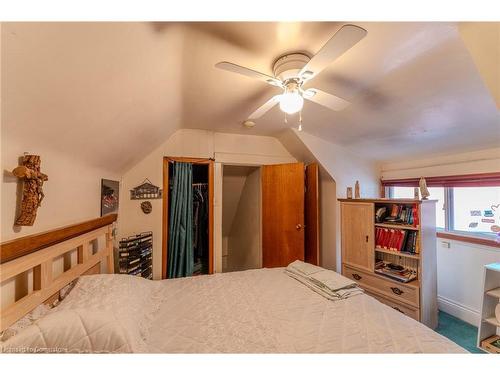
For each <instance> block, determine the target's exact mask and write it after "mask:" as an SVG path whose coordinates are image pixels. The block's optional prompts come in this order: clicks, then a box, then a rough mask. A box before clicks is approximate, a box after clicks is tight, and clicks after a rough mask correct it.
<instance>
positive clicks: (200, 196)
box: [193, 183, 208, 275]
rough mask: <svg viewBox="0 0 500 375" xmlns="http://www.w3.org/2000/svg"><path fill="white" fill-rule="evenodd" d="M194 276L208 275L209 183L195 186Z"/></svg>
mask: <svg viewBox="0 0 500 375" xmlns="http://www.w3.org/2000/svg"><path fill="white" fill-rule="evenodd" d="M193 255H194V266H193V275H199V274H205V273H208V261H207V260H208V259H207V256H208V183H195V184H193Z"/></svg>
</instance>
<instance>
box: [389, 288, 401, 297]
mask: <svg viewBox="0 0 500 375" xmlns="http://www.w3.org/2000/svg"><path fill="white" fill-rule="evenodd" d="M391 290H392V292H393V293H394V294H397V295H398V296H400V295H401V294H403V293H404V292H403V291H402V290H401V289H399V288H394V287H393V288H391Z"/></svg>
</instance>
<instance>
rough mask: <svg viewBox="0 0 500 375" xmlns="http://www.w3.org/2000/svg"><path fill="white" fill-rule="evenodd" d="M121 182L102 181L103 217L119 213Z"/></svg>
mask: <svg viewBox="0 0 500 375" xmlns="http://www.w3.org/2000/svg"><path fill="white" fill-rule="evenodd" d="M119 197H120V182H118V181H113V180H106V179H104V178H103V179H102V180H101V216H104V215H107V214H111V213H116V212H118V203H119Z"/></svg>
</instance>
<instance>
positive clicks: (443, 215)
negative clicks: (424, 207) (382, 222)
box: [388, 186, 500, 236]
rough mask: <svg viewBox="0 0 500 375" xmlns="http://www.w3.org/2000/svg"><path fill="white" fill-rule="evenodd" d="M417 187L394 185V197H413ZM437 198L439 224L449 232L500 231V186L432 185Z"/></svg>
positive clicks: (431, 190) (437, 224)
mask: <svg viewBox="0 0 500 375" xmlns="http://www.w3.org/2000/svg"><path fill="white" fill-rule="evenodd" d="M413 189H414V188H413V187H408V186H391V187H389V188H388V193H389V194H388V195H389V197H391V198H413ZM428 189H429V193H430V197H429V199H437V200H438V202H437V204H436V227H437V228H439V229H445V230H447V231H459V232H470V233H474V234H478V235H487V236H494V235H498V232H499V230H500V187H498V186H478V187H429V188H428Z"/></svg>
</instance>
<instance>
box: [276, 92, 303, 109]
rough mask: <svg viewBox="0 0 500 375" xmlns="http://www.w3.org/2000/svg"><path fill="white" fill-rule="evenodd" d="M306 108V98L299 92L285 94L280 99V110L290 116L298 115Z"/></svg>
mask: <svg viewBox="0 0 500 375" xmlns="http://www.w3.org/2000/svg"><path fill="white" fill-rule="evenodd" d="M303 106H304V98H302V95H300V94H299V93H298V92H285V93H284V94H283V95H281V98H280V109H281V110H282V111H283V112H286V113H288V114H289V115H291V114H294V113H297V112H298V111H300V110H301V109H302V107H303Z"/></svg>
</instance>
